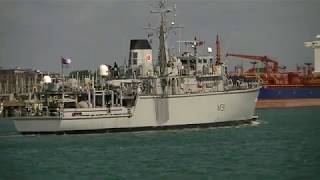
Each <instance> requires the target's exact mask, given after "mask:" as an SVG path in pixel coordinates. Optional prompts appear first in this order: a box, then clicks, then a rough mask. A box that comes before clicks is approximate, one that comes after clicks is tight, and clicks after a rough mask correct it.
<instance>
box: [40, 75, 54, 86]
mask: <svg viewBox="0 0 320 180" xmlns="http://www.w3.org/2000/svg"><path fill="white" fill-rule="evenodd" d="M42 81H43V83H45V84H49V83H51V82H52V81H51V77H50V76H43V79H42Z"/></svg>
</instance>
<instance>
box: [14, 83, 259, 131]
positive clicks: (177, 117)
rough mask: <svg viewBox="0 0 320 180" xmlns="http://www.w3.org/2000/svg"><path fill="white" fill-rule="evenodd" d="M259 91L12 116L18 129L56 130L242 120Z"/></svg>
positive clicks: (143, 98) (149, 98)
mask: <svg viewBox="0 0 320 180" xmlns="http://www.w3.org/2000/svg"><path fill="white" fill-rule="evenodd" d="M258 92H259V88H255V89H248V90H236V91H229V92H217V93H206V94H187V95H169V96H167V97H157V96H139V97H138V99H137V102H136V106H135V107H134V108H133V109H129V111H132V112H129V113H128V112H125V113H121V112H119V113H112V112H108V110H107V109H106V108H87V109H84V108H81V109H80V108H79V109H65V112H64V116H63V117H62V116H60V117H45V116H39V117H35V116H32V117H24V118H21V117H19V118H16V119H14V125H15V127H16V129H17V130H18V131H19V132H21V133H59V132H77V131H99V130H117V129H127V130H128V129H133V130H139V129H140V128H146V129H150V128H151V129H152V128H157V127H158V128H161V127H173V126H175V127H179V126H181V127H184V126H186V125H191V126H192V125H195V124H198V125H201V124H203V125H208V124H212V125H214V124H215V123H221V122H234V121H239V123H241V121H243V122H247V121H248V120H251V119H253V118H254V112H255V111H254V109H255V105H256V98H257V95H258ZM244 103H245V105H243V104H244ZM181 104H184V106H180V105H181ZM80 111H81V112H87V113H90V112H92V111H94V114H95V115H92V116H90V115H84V116H74V114H77V113H79V112H80ZM119 111H120V109H119Z"/></svg>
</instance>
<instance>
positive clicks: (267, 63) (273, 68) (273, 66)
mask: <svg viewBox="0 0 320 180" xmlns="http://www.w3.org/2000/svg"><path fill="white" fill-rule="evenodd" d="M228 56H232V57H238V58H242V59H247V60H255V61H260V62H262V63H263V64H264V65H265V73H270V70H269V68H270V64H271V72H272V73H278V70H279V65H278V62H277V61H275V60H272V59H270V58H269V57H268V56H252V55H244V54H231V53H227V54H226V57H228Z"/></svg>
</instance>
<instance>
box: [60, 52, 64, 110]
mask: <svg viewBox="0 0 320 180" xmlns="http://www.w3.org/2000/svg"><path fill="white" fill-rule="evenodd" d="M63 64H64V62H63V57H61V73H62V89H61V90H62V98H61V99H62V111H63V110H64V71H63Z"/></svg>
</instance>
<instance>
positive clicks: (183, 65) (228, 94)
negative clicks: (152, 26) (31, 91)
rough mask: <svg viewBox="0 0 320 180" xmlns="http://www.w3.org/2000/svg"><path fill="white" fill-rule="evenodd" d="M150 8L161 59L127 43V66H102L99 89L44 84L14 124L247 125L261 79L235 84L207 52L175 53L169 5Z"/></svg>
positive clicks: (31, 127) (51, 127) (49, 128)
mask: <svg viewBox="0 0 320 180" xmlns="http://www.w3.org/2000/svg"><path fill="white" fill-rule="evenodd" d="M152 12H153V13H158V14H159V15H160V25H159V27H158V28H157V30H158V33H159V54H158V63H155V62H154V58H153V57H152V48H151V45H150V43H149V42H148V40H145V39H136V40H131V42H130V55H129V63H128V67H127V68H125V70H124V71H118V72H116V73H115V72H110V68H109V66H106V65H102V66H100V68H99V70H100V73H99V74H100V76H101V78H100V80H101V83H100V85H99V86H97V85H94V84H92V85H91V86H89V88H88V89H81V90H80V89H73V90H72V91H68V89H67V88H65V87H63V88H60V90H59V88H58V90H57V91H50V89H47V91H45V92H44V93H41V94H38V95H37V96H36V97H37V100H36V102H37V103H34V102H33V103H26V108H25V110H24V111H23V113H22V115H21V116H19V117H16V118H15V119H14V124H15V127H16V129H17V130H18V131H19V132H22V133H59V132H79V131H80V132H87V131H112V130H135V129H138V130H139V129H159V128H160V129H163V128H171V127H185V126H201V125H203V126H208V125H220V124H233V123H246V122H250V121H251V120H252V119H253V118H254V117H255V116H254V115H255V104H256V99H257V96H258V92H259V89H260V85H259V83H258V82H240V81H237V82H234V81H232V79H230V78H229V77H228V75H227V72H226V66H225V65H224V64H223V63H222V62H220V61H219V62H218V63H217V62H213V60H212V57H211V56H198V55H197V54H196V53H193V54H191V53H184V54H182V55H179V56H175V55H174V54H173V53H172V52H170V51H169V50H168V48H167V33H169V29H170V28H173V27H170V23H168V22H167V19H166V18H167V16H168V15H169V13H171V10H170V8H168V6H167V2H166V1H164V0H163V1H160V3H159V9H158V10H157V11H152ZM114 69H115V68H114ZM119 69H121V68H119ZM110 74H113V76H110ZM115 74H116V75H115ZM33 106H35V107H33Z"/></svg>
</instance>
